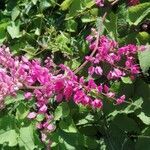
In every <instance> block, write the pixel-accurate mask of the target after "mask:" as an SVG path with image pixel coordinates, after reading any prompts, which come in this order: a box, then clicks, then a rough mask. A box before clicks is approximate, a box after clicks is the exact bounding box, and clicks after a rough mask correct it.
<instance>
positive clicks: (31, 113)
mask: <svg viewBox="0 0 150 150" xmlns="http://www.w3.org/2000/svg"><path fill="white" fill-rule="evenodd" d="M36 115H37V113H35V112H30V113H29V114H28V116H27V117H28V118H29V119H34V118H35V117H36Z"/></svg>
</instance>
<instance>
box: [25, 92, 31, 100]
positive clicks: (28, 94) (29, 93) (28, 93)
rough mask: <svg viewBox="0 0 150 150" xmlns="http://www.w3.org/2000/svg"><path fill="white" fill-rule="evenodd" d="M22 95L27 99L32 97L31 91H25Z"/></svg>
mask: <svg viewBox="0 0 150 150" xmlns="http://www.w3.org/2000/svg"><path fill="white" fill-rule="evenodd" d="M24 97H25V98H26V99H27V100H29V99H31V98H32V93H31V92H26V93H25V94H24Z"/></svg>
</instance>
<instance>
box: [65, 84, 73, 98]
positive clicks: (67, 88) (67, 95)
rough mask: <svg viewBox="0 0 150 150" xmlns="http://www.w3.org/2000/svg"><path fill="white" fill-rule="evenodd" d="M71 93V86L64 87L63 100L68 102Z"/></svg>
mask: <svg viewBox="0 0 150 150" xmlns="http://www.w3.org/2000/svg"><path fill="white" fill-rule="evenodd" d="M72 93H73V88H72V86H71V85H68V86H66V87H65V89H64V96H65V99H66V100H69V99H70V98H71V96H72Z"/></svg>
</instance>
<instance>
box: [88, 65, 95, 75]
mask: <svg viewBox="0 0 150 150" xmlns="http://www.w3.org/2000/svg"><path fill="white" fill-rule="evenodd" d="M94 71H95V68H94V67H93V66H91V67H89V69H88V73H89V75H91V76H92V75H93V73H94Z"/></svg>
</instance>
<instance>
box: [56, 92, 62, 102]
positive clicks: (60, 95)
mask: <svg viewBox="0 0 150 150" xmlns="http://www.w3.org/2000/svg"><path fill="white" fill-rule="evenodd" d="M62 100H63V94H62V93H59V94H58V95H56V101H57V102H58V103H59V102H61V101H62Z"/></svg>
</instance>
